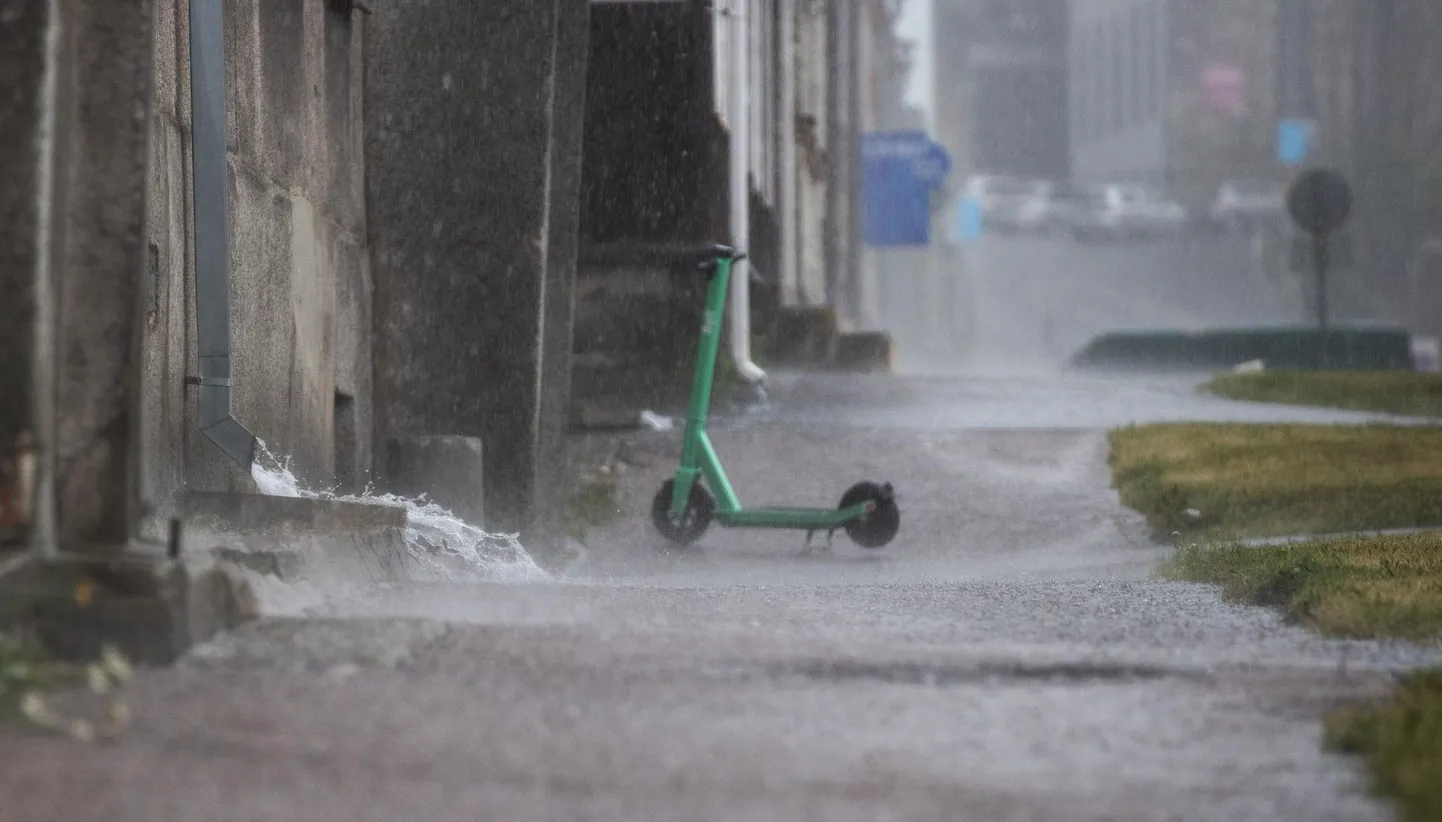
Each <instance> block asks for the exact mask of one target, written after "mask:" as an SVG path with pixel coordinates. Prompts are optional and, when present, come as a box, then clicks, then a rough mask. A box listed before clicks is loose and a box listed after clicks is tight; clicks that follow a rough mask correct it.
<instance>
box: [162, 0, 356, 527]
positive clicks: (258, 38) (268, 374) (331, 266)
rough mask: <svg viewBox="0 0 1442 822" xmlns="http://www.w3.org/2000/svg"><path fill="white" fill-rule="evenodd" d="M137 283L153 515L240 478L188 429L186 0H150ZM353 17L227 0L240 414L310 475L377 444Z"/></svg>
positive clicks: (191, 406)
mask: <svg viewBox="0 0 1442 822" xmlns="http://www.w3.org/2000/svg"><path fill="white" fill-rule="evenodd" d="M155 7H156V9H157V13H158V17H157V27H156V31H157V35H156V37H155V103H154V110H153V113H152V115H151V121H150V122H151V143H150V145H151V149H150V152H151V156H150V191H149V195H150V203H151V206H150V217H149V231H148V240H149V242H148V254H147V265H146V276H145V281H144V290H143V295H144V296H143V306H142V307H143V313H142V317H143V358H144V362H143V366H144V371H143V375H142V378H141V379H142V385H143V386H144V387H145V391H144V396H143V400H142V412H141V416H142V420H143V430H142V437H143V439H142V444H143V447H142V463H143V477H144V483H145V493H146V496H147V497H148V498H149V499H150V501H151V502H152V503H153V504H154V506H155V510H156V512H157V513H164V512H166V511H171V510H174V507H175V505H176V504H177V502H178V499H177V494H178V492H179V491H180V490H181V489H182V488H188V489H191V490H198V491H202V490H203V491H224V490H243V489H246V488H248V487H249V479H248V478H247V477H244V476H241V475H240V472H239V471H238V470H237V469H236V468H235V467H234V466H233V464H232V463H231V462H230V461H229V460H228V459H226V457H225V456H224V455H223V454H221V452H220V451H219V450H218V449H216V448H215V447H214V446H213V445H212V444H210V443H209V442H208V441H206V440H205V439H204V438H203V437H202V436H201V435H200V432H199V431H198V430H197V427H196V422H195V392H194V390H193V389H189V388H187V386H186V384H185V377H186V376H187V375H188V374H191V373H193V371H194V365H193V364H194V362H195V353H194V352H195V328H194V316H193V303H194V270H193V256H192V255H193V253H194V248H193V233H192V232H193V229H192V216H191V203H190V169H189V135H190V85H189V12H188V2H187V0H155ZM363 21H364V17H363V15H362V14H361V13H360V12H359V11H354V10H348V9H347V8H346V5H345V4H332V3H319V2H305V3H271V2H263V1H262V0H228V2H226V4H225V38H226V81H227V82H226V85H227V92H228V94H227V101H226V105H227V112H228V123H229V134H228V141H227V142H228V148H229V152H228V154H229V160H230V163H229V188H230V191H229V201H230V225H231V312H232V317H231V334H232V342H233V365H234V370H233V375H234V381H235V387H234V391H233V402H234V412H235V415H236V418H237V419H239V420H240V421H241V423H242V424H244V425H245V426H246V427H247V428H249V429H250V430H251V431H253V432H254V433H255V434H256V435H257V436H258V437H259V438H260V439H261V440H262V441H264V442H265V443H266V444H267V446H268V447H269V448H270V449H271V450H272V451H273V452H274V453H276V454H279V455H282V456H288V457H290V458H292V459H293V467H294V469H295V470H296V473H297V475H298V476H300V477H301V478H302V479H303V480H304V481H306V482H308V483H310V484H312V485H314V486H320V487H330V486H333V485H335V484H336V483H337V481H340V482H341V483H342V484H344V485H347V486H351V487H353V486H354V485H355V483H356V482H357V481H358V480H359V479H361V478H362V477H363V476H365V474H366V473H367V472H368V471H369V468H370V454H371V436H370V431H371V416H372V411H371V409H372V389H371V355H370V351H371V316H370V315H371V303H370V294H371V282H370V271H369V261H368V255H367V247H366V226H365V200H364V163H363V158H362V151H361V142H360V137H361V107H360V89H361V80H362V74H361V65H362V63H361V54H362V52H361V50H362V46H363V37H362V32H363V27H364V22H363Z"/></svg>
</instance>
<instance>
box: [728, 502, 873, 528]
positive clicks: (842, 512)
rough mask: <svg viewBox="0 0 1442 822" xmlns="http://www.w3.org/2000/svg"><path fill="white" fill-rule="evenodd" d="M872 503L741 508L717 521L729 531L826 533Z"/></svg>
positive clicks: (867, 510)
mask: <svg viewBox="0 0 1442 822" xmlns="http://www.w3.org/2000/svg"><path fill="white" fill-rule="evenodd" d="M875 508H876V503H874V502H862V503H858V504H856V505H852V506H850V507H848V508H743V509H741V510H739V511H732V512H730V513H718V514H717V515H716V519H717V520H718V521H719V522H720V523H721V524H722V525H724V526H726V527H728V528H791V529H795V530H798V531H825V530H828V529H835V528H842V527H844V526H845V525H846V524H847V523H850V522H855V521H856V520H858V519H861V518H862V517H864V516H866V515H867V514H869V513H871V512H872V511H873V510H875Z"/></svg>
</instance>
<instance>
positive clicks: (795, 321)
mask: <svg viewBox="0 0 1442 822" xmlns="http://www.w3.org/2000/svg"><path fill="white" fill-rule="evenodd" d="M839 333H840V324H839V322H838V320H837V318H836V311H835V309H833V308H831V307H830V306H818V307H810V308H788V309H784V310H782V311H781V313H780V314H779V315H778V316H777V318H776V323H775V326H774V327H773V328H772V331H771V341H770V343H771V350H772V352H773V354H774V356H775V358H776V361H777V362H779V363H783V364H787V365H820V364H822V363H825V362H826V360H827V358H828V356H829V355H830V353H831V347H832V345H833V344H834V342H835V340H836V338H837V336H838V334H839Z"/></svg>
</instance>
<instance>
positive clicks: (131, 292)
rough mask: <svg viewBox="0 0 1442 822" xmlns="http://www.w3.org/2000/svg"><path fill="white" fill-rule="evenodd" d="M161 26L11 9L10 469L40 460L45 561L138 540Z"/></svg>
mask: <svg viewBox="0 0 1442 822" xmlns="http://www.w3.org/2000/svg"><path fill="white" fill-rule="evenodd" d="M50 13H58V18H51V17H50V16H49V15H50ZM151 22H152V18H151V8H150V3H149V0H75V2H69V3H65V4H61V5H59V6H56V5H52V4H46V3H44V2H35V0H29V1H28V2H27V0H6V2H3V3H0V70H3V72H4V75H5V78H6V87H7V93H6V94H5V95H4V97H5V100H4V102H0V215H3V229H0V231H3V232H4V233H3V234H0V237H3V240H4V242H3V244H0V245H3V247H4V249H3V251H0V287H3V288H4V289H5V290H4V300H3V302H4V303H5V307H4V308H3V309H0V311H3V312H4V313H3V314H0V326H3V329H4V330H3V331H0V335H3V342H4V344H5V347H4V352H5V353H4V357H3V359H4V360H5V363H4V365H3V366H0V394H3V395H4V399H3V400H0V449H3V451H0V453H3V455H4V456H6V457H9V456H11V454H10V453H9V451H10V445H11V443H13V442H14V439H15V437H16V436H17V435H19V434H21V433H22V432H23V433H25V434H27V435H28V438H29V440H30V441H31V442H32V443H33V444H34V446H35V449H36V457H37V459H36V460H35V462H34V466H35V468H34V471H33V473H31V475H30V477H29V479H30V482H20V483H17V486H18V485H28V486H30V487H31V488H33V490H34V496H33V498H32V500H31V501H32V502H33V507H32V508H31V509H30V513H31V514H32V515H33V518H32V520H31V524H32V525H33V528H32V530H31V532H30V544H31V545H33V546H35V547H38V548H41V549H50V548H55V547H58V546H60V545H64V546H65V547H69V548H82V547H88V546H95V545H108V546H114V545H119V544H122V543H123V542H124V541H125V539H126V537H127V536H128V531H129V521H128V513H129V511H130V510H131V508H132V502H133V500H132V489H133V483H132V482H130V473H129V470H128V468H129V457H130V453H131V447H132V442H131V431H132V428H133V426H134V423H135V418H134V414H133V412H132V408H131V404H130V402H129V400H130V398H131V396H132V391H133V389H132V386H133V385H134V379H135V375H134V372H133V364H134V345H133V341H134V336H133V335H134V332H135V323H134V319H135V316H136V295H137V288H138V284H139V282H140V276H139V272H140V266H141V261H142V257H143V252H142V250H143V247H144V246H143V224H144V213H145V200H144V179H145V148H146V134H145V129H144V119H145V115H146V112H147V110H148V104H149V88H150V56H151V55H150V49H149V48H148V45H149V39H150V37H151ZM52 36H53V39H50V38H52ZM0 461H7V462H8V460H0ZM7 473H11V474H12V475H13V473H14V470H13V468H12V469H11V470H10V471H8V472H7ZM6 490H7V492H10V493H13V491H14V489H12V488H7V489H6Z"/></svg>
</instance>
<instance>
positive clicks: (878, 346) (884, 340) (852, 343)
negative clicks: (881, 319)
mask: <svg viewBox="0 0 1442 822" xmlns="http://www.w3.org/2000/svg"><path fill="white" fill-rule="evenodd" d="M831 366H832V367H833V368H835V369H837V370H840V371H857V372H866V373H887V372H890V371H894V370H895V368H896V344H895V342H894V341H893V340H892V338H891V335H890V334H888V333H886V332H885V331H858V332H853V333H850V334H842V335H841V336H839V337H837V339H836V347H835V350H834V351H833V352H832V356H831Z"/></svg>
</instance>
